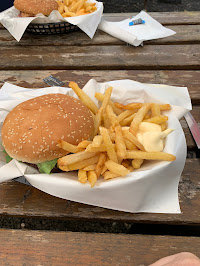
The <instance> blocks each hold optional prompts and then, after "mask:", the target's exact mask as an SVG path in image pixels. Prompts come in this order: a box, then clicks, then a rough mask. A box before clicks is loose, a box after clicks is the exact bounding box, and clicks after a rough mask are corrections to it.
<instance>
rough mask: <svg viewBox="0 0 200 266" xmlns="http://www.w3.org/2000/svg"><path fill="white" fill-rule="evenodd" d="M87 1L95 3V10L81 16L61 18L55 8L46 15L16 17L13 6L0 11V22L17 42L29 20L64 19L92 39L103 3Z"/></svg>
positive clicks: (47, 21)
mask: <svg viewBox="0 0 200 266" xmlns="http://www.w3.org/2000/svg"><path fill="white" fill-rule="evenodd" d="M88 2H91V3H96V6H97V10H96V11H95V12H93V13H91V14H87V15H83V16H77V17H68V18H63V17H62V16H61V14H60V13H59V12H58V11H57V10H54V11H52V12H51V14H50V15H49V16H48V17H46V16H44V15H43V14H38V15H37V16H36V17H27V18H23V17H18V15H19V13H20V12H19V10H17V9H16V8H15V7H14V6H13V7H11V8H9V9H7V10H5V11H3V12H1V13H0V23H1V24H2V25H3V26H4V27H5V28H6V29H7V30H8V31H9V32H10V34H11V35H12V36H13V37H14V38H15V39H16V40H17V41H18V42H19V41H20V39H21V38H22V35H23V34H24V32H25V30H26V28H27V27H28V25H29V24H30V23H31V22H33V23H54V22H60V21H66V22H69V23H71V24H73V25H77V26H78V27H79V28H80V29H81V30H82V31H84V32H85V33H86V34H87V35H88V36H89V37H90V38H91V39H92V38H93V36H94V34H95V32H96V29H97V27H98V24H99V22H100V20H101V16H102V13H103V3H101V2H97V1H95V0H89V1H88Z"/></svg>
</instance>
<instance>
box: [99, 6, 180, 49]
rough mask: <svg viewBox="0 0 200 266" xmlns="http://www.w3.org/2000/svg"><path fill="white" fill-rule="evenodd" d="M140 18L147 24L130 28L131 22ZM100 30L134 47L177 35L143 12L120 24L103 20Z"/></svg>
mask: <svg viewBox="0 0 200 266" xmlns="http://www.w3.org/2000/svg"><path fill="white" fill-rule="evenodd" d="M138 18H141V19H142V20H144V21H145V24H140V25H135V26H129V22H131V21H132V20H135V19H138ZM98 28H99V29H100V30H102V31H105V32H106V33H108V34H110V35H112V36H114V37H115V38H118V39H120V40H122V41H124V42H126V43H129V44H131V45H134V46H139V45H140V44H141V43H143V42H144V41H148V40H153V39H159V38H164V37H168V36H171V35H173V34H175V33H176V32H175V31H173V30H170V29H168V28H166V27H164V26H162V25H161V24H160V23H159V22H158V21H156V20H155V19H153V18H152V17H151V16H150V15H149V14H147V13H146V12H145V11H141V12H140V13H139V14H138V15H137V16H135V17H133V18H129V19H125V20H123V21H120V22H111V21H106V20H105V19H104V18H102V20H101V22H100V24H99V27H98Z"/></svg>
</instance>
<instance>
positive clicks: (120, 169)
mask: <svg viewBox="0 0 200 266" xmlns="http://www.w3.org/2000/svg"><path fill="white" fill-rule="evenodd" d="M105 166H106V167H107V168H108V170H109V171H111V172H112V173H114V174H117V175H118V176H125V175H127V174H129V173H130V171H129V170H127V169H126V167H124V166H123V165H121V164H118V163H115V162H113V161H112V160H109V161H107V162H105Z"/></svg>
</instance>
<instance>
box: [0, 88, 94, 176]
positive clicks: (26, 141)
mask: <svg viewBox="0 0 200 266" xmlns="http://www.w3.org/2000/svg"><path fill="white" fill-rule="evenodd" d="M92 133H93V117H92V114H91V112H90V110H89V109H88V108H87V107H86V106H85V105H83V103H82V102H81V101H80V100H78V99H75V98H74V97H71V96H68V95H65V94H60V93H56V94H47V95H43V96H39V97H36V98H33V99H30V100H28V101H25V102H23V103H21V104H19V105H17V106H16V107H15V108H14V109H13V110H12V111H11V112H10V113H9V114H8V115H7V117H6V118H5V120H4V123H3V126H2V145H3V147H4V149H5V152H6V153H7V155H8V156H9V157H11V158H14V159H16V160H19V161H21V162H25V163H30V164H36V165H37V166H38V168H39V170H40V171H41V172H45V173H50V171H51V169H53V168H54V166H55V165H56V163H57V159H58V158H60V157H62V156H65V155H66V154H67V152H66V151H64V150H62V149H61V148H59V147H58V146H57V144H58V141H59V140H65V141H67V142H69V143H71V144H74V145H77V144H78V143H80V142H81V141H82V140H87V139H88V138H90V137H91V136H92Z"/></svg>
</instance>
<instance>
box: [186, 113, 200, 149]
mask: <svg viewBox="0 0 200 266" xmlns="http://www.w3.org/2000/svg"><path fill="white" fill-rule="evenodd" d="M184 117H185V120H186V122H187V124H188V127H189V129H190V131H191V133H192V136H193V138H194V140H195V142H196V144H197V147H198V149H200V129H199V127H198V124H197V122H196V121H195V119H194V117H193V116H192V115H191V113H190V112H188V113H187V114H186V115H185V116H184Z"/></svg>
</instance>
